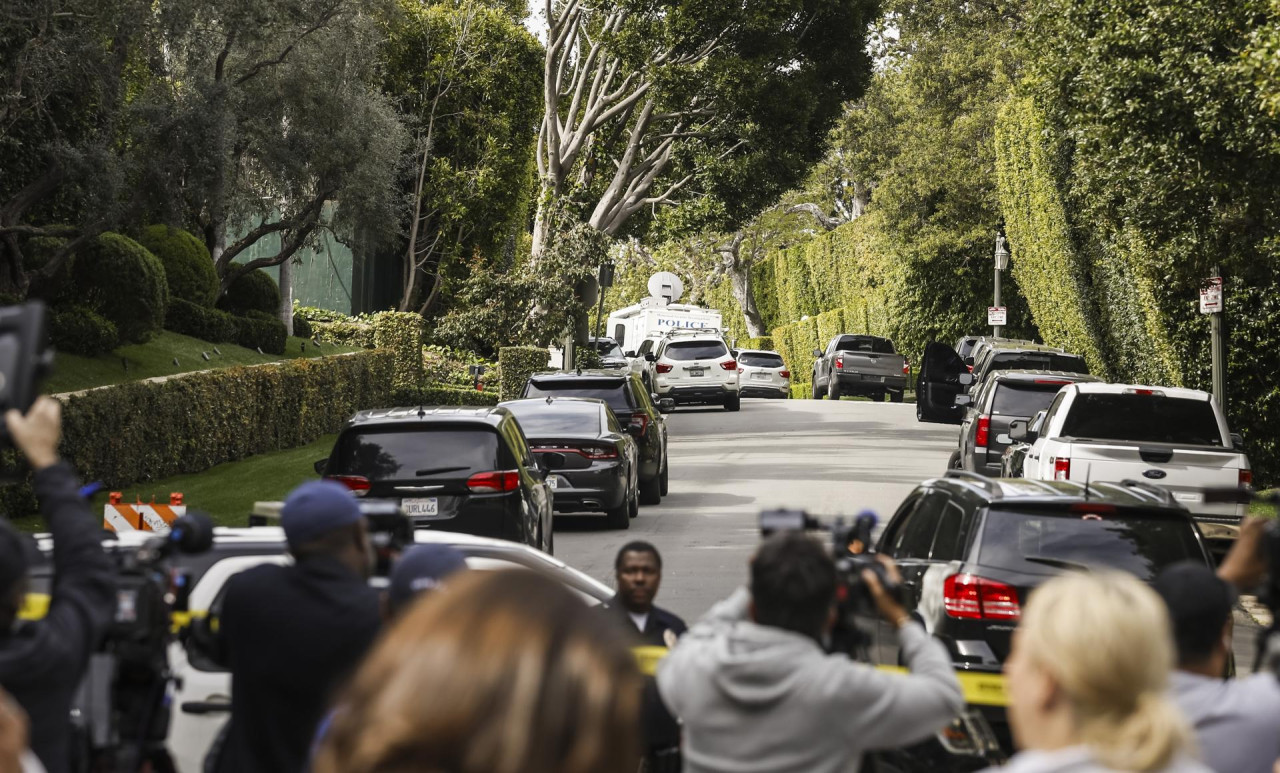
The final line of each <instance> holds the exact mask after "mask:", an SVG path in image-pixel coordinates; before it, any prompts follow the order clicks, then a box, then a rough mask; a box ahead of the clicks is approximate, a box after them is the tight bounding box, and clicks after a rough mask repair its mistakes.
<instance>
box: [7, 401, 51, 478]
mask: <svg viewBox="0 0 1280 773" xmlns="http://www.w3.org/2000/svg"><path fill="white" fill-rule="evenodd" d="M4 421H5V425H6V426H8V428H9V437H11V438H13V444H14V445H15V446H17V447H18V450H19V451H21V452H22V455H23V456H25V457H27V461H28V462H30V464H31V468H32V469H33V470H43V469H44V468H46V467H52V466H53V465H55V464H57V462H58V440H59V439H60V438H61V437H62V403H60V402H58V401H57V400H54V399H53V398H52V397H44V396H41V397H39V398H37V399H36V401H35V403H33V404H32V405H31V410H29V411H27V415H26V416H23V415H22V414H21V413H19V412H18V411H15V410H11V411H9V412H8V413H6V414H5V417H4Z"/></svg>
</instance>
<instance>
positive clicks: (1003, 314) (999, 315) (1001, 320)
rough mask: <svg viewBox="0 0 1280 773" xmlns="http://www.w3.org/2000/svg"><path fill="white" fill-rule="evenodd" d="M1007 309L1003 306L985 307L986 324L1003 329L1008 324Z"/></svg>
mask: <svg viewBox="0 0 1280 773" xmlns="http://www.w3.org/2000/svg"><path fill="white" fill-rule="evenodd" d="M1008 317H1009V309H1008V307H1005V306H988V307H987V324H988V325H991V326H993V327H994V326H996V325H1000V326H1001V327H1003V326H1004V325H1007V324H1008Z"/></svg>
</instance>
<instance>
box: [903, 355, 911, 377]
mask: <svg viewBox="0 0 1280 773" xmlns="http://www.w3.org/2000/svg"><path fill="white" fill-rule="evenodd" d="M910 372H911V361H910V360H908V359H907V358H906V357H903V358H902V375H904V376H905V375H907V374H908V373H910Z"/></svg>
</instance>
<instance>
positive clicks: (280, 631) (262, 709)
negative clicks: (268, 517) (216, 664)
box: [217, 558, 381, 773]
mask: <svg viewBox="0 0 1280 773" xmlns="http://www.w3.org/2000/svg"><path fill="white" fill-rule="evenodd" d="M380 623H381V620H380V615H379V605H378V593H377V591H376V590H374V589H373V588H370V587H369V584H368V583H367V582H365V580H364V579H363V578H361V577H359V576H357V575H356V574H355V573H354V572H352V571H351V570H350V569H348V568H347V567H345V566H343V565H342V564H341V563H339V562H338V561H336V560H333V559H328V558H309V559H307V560H305V561H302V562H300V563H298V564H296V565H294V566H276V565H267V566H257V567H254V568H252V569H249V570H247V571H244V572H241V573H240V574H237V575H235V576H233V577H232V578H231V579H230V580H228V581H227V587H226V590H225V592H224V595H223V598H222V601H221V613H220V615H219V619H218V626H219V627H218V634H217V636H218V640H219V641H218V644H219V646H220V649H221V650H222V653H224V659H225V661H226V662H225V663H224V665H227V666H229V667H230V668H231V720H230V726H229V727H228V728H227V732H226V738H225V743H224V745H223V746H222V748H221V751H220V755H221V756H220V757H219V759H218V766H217V770H219V771H225V773H256V772H257V771H262V773H297V772H298V771H301V770H303V769H304V768H305V766H306V764H307V759H308V754H309V752H310V746H311V741H312V739H313V738H314V737H315V732H316V726H317V725H318V724H319V722H320V719H321V718H322V717H323V716H324V715H325V713H326V712H327V710H328V708H329V705H330V701H331V700H332V699H333V698H334V692H335V691H336V690H337V689H339V688H340V687H341V685H342V683H343V682H344V681H345V680H346V678H347V677H348V676H350V675H351V673H352V672H353V671H354V670H355V668H356V667H357V666H358V665H359V663H360V660H361V659H362V658H363V657H364V655H365V653H366V652H367V651H368V649H369V646H370V645H371V644H372V643H373V640H374V638H375V637H376V636H377V634H378V628H379V625H380Z"/></svg>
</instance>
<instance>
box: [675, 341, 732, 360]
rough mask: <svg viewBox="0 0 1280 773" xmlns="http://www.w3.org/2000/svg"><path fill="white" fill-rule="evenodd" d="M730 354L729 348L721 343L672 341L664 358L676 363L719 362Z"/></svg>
mask: <svg viewBox="0 0 1280 773" xmlns="http://www.w3.org/2000/svg"><path fill="white" fill-rule="evenodd" d="M728 354H729V348H728V347H727V346H725V345H724V344H723V343H721V342H720V341H672V342H671V343H669V344H667V348H666V350H665V351H664V352H663V353H662V356H663V357H666V358H667V359H668V360H675V361H676V362H688V361H689V360H718V359H720V358H722V357H724V356H726V355H728Z"/></svg>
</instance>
